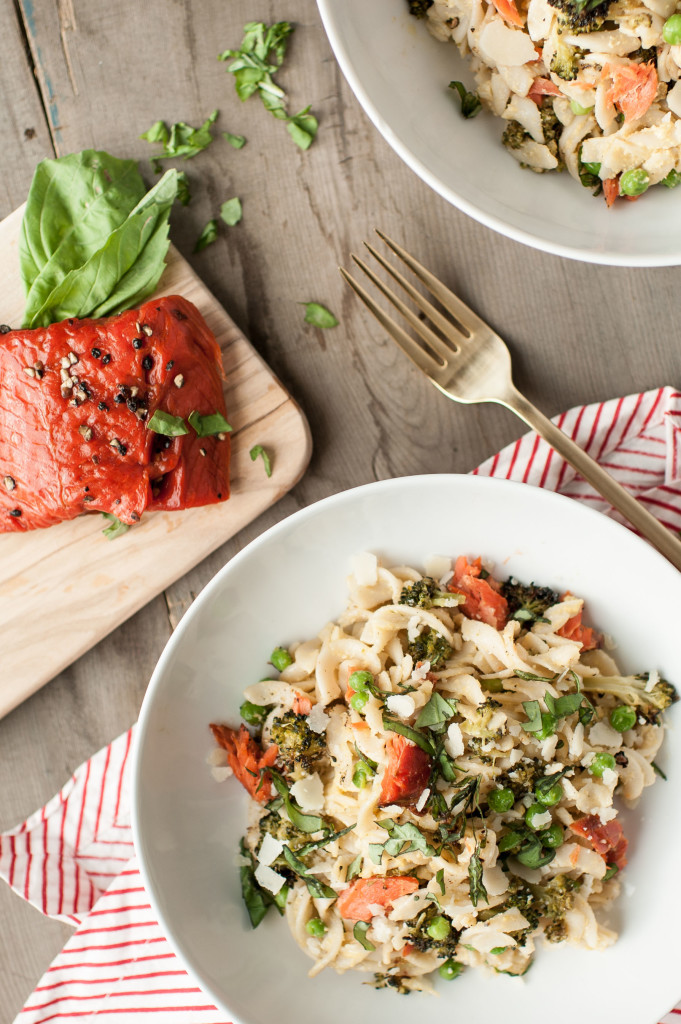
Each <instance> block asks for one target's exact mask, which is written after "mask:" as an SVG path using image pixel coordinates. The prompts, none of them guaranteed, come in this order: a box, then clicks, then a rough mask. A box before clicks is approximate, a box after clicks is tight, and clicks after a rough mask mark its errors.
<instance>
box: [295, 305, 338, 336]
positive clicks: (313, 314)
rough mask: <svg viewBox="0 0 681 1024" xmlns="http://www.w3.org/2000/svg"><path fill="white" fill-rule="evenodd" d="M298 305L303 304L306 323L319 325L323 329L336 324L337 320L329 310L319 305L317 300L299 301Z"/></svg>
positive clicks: (314, 325)
mask: <svg viewBox="0 0 681 1024" xmlns="http://www.w3.org/2000/svg"><path fill="white" fill-rule="evenodd" d="M300 305H301V306H305V323H306V324H312V326H313V327H321V328H322V329H324V330H326V329H328V328H329V327H337V326H338V320H337V319H336V317H335V316H334V315H333V313H332V312H331V310H329V309H327V308H326V306H322V305H320V303H319V302H301V303H300Z"/></svg>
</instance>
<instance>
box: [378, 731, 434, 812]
mask: <svg viewBox="0 0 681 1024" xmlns="http://www.w3.org/2000/svg"><path fill="white" fill-rule="evenodd" d="M429 778H430V758H429V756H428V754H427V753H426V752H425V750H422V749H421V747H417V746H416V744H415V743H412V742H411V741H410V740H408V739H407V738H406V737H405V736H401V735H399V734H397V735H395V736H393V737H391V739H390V740H389V742H388V764H387V765H386V768H385V774H384V775H383V781H382V783H381V795H380V797H379V800H378V803H379V806H380V807H383V806H385V805H386V804H403V805H404V806H405V807H408V806H410V805H411V804H415V803H416V802H417V801H418V798H419V797H420V796H421V793H422V792H423V790H424V789H425V788H426V786H427V785H428V780H429Z"/></svg>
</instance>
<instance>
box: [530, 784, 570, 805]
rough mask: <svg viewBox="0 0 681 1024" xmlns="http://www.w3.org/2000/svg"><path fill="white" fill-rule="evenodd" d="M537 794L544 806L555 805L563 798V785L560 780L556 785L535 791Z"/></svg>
mask: <svg viewBox="0 0 681 1024" xmlns="http://www.w3.org/2000/svg"><path fill="white" fill-rule="evenodd" d="M535 796H536V798H537V800H538V801H539V803H540V804H543V805H544V807H553V805H554V804H557V803H560V801H561V800H562V798H563V787H562V786H561V784H560V782H557V783H556V784H555V786H551V788H550V789H546V790H540V791H539V792H538V793H535Z"/></svg>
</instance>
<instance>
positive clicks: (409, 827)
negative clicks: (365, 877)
mask: <svg viewBox="0 0 681 1024" xmlns="http://www.w3.org/2000/svg"><path fill="white" fill-rule="evenodd" d="M376 824H377V825H380V826H381V828H384V829H386V831H387V833H388V835H389V836H390V839H389V840H388V841H387V842H386V843H384V844H383V848H384V850H385V852H386V853H387V854H389V855H390V856H391V857H397V856H400V855H401V854H403V853H412V852H413V851H414V850H417V851H418V852H419V853H422V854H424V856H426V857H434V856H435V852H436V851H435V848H434V847H433V846H431V845H430V843H429V842H428V840H427V839H426V837H425V836H424V834H423V833H422V832H421V830H420V829H419V828H417V826H416V825H413V824H412V823H411V822H407V823H406V824H405V825H396V824H395V822H394V821H393V820H392V818H384V819H383V821H378V822H376ZM405 843H409V846H408V847H406V848H405V849H403V847H404V844H405ZM379 863H380V862H379Z"/></svg>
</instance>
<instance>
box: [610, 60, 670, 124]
mask: <svg viewBox="0 0 681 1024" xmlns="http://www.w3.org/2000/svg"><path fill="white" fill-rule="evenodd" d="M601 77H602V78H604V79H607V78H608V77H609V78H611V79H612V85H611V87H610V89H608V91H607V93H606V96H605V99H606V102H607V103H614V105H615V106H616V107H619V109H620V110H621V111H622V113H623V114H624V121H625V123H626V122H627V121H635V120H636V118H638V117H643V115H644V114H645V112H646V110H647V109H648V107H649V106H650V104H651V103H652V102H653V100H654V99H655V95H656V93H657V86H658V77H657V70H656V68H655V65H654V64H653V63H652V61H651V62H650V63H649V64H636V63H634V61H632V62H631V63H630V64H616V65H612V64H606V65H605V67H604V68H603V71H602V73H601Z"/></svg>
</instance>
